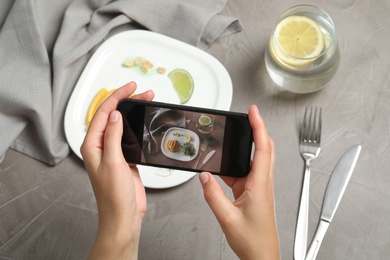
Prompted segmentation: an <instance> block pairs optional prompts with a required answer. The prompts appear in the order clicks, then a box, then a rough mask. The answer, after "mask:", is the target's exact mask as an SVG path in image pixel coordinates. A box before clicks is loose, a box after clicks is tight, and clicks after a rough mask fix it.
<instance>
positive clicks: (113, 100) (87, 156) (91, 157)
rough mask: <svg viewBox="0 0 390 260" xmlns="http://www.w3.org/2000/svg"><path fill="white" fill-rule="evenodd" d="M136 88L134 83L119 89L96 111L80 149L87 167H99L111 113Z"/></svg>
mask: <svg viewBox="0 0 390 260" xmlns="http://www.w3.org/2000/svg"><path fill="white" fill-rule="evenodd" d="M136 88H137V85H136V84H135V83H134V82H130V83H128V84H126V85H124V86H123V87H121V88H118V89H117V90H116V91H114V93H112V94H111V95H110V96H109V97H108V98H107V99H106V100H105V101H104V102H103V103H102V105H101V106H100V107H99V108H98V110H97V111H96V113H95V115H94V117H93V118H92V121H91V124H90V126H89V127H88V132H87V134H86V136H85V139H84V142H83V144H82V145H81V148H80V150H81V154H82V156H83V158H84V161H85V162H86V163H87V165H86V166H87V167H88V165H89V164H91V165H92V166H93V167H97V166H98V165H99V163H100V161H101V157H102V155H103V153H102V149H103V137H104V131H105V129H106V127H107V122H108V116H109V113H110V112H111V111H112V110H114V109H115V108H116V106H117V104H118V101H119V100H120V99H123V98H125V97H128V96H129V95H131V94H132V93H134V91H135V89H136Z"/></svg>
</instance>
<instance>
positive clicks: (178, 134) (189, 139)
mask: <svg viewBox="0 0 390 260" xmlns="http://www.w3.org/2000/svg"><path fill="white" fill-rule="evenodd" d="M172 135H173V136H177V137H184V138H185V139H186V141H187V142H189V141H191V136H190V135H189V134H181V133H173V134H172Z"/></svg>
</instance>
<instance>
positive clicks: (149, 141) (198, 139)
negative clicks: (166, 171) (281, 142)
mask: <svg viewBox="0 0 390 260" xmlns="http://www.w3.org/2000/svg"><path fill="white" fill-rule="evenodd" d="M118 110H119V111H120V112H122V115H123V122H124V133H123V137H122V150H123V153H124V156H125V159H126V160H127V161H128V162H129V163H136V164H143V165H150V166H158V167H165V168H172V169H180V170H191V171H198V172H199V171H208V172H211V173H214V174H219V175H226V176H236V177H241V176H245V175H246V174H247V173H248V171H249V162H250V153H251V148H252V131H251V127H250V125H249V121H248V118H247V115H246V114H240V113H233V112H225V111H217V110H211V109H200V108H194V107H186V106H177V105H169V104H164V103H158V102H144V101H134V100H129V99H126V100H124V101H121V102H120V104H119V105H118Z"/></svg>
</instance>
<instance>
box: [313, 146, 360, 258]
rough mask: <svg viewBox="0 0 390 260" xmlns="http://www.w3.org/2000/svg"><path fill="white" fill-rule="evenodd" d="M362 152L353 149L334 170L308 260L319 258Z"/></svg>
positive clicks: (354, 147) (357, 148)
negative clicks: (330, 225)
mask: <svg viewBox="0 0 390 260" xmlns="http://www.w3.org/2000/svg"><path fill="white" fill-rule="evenodd" d="M360 150H361V146H360V145H356V146H353V147H351V148H350V149H349V150H348V151H347V152H346V153H345V154H344V155H343V156H342V157H341V158H340V160H339V161H338V163H337V165H336V167H335V168H334V170H333V173H332V175H331V177H330V179H329V182H328V186H327V188H326V191H325V197H324V202H323V205H322V211H321V219H320V223H319V224H318V227H317V231H316V233H315V235H314V238H313V241H312V242H311V245H310V247H309V250H308V252H307V254H306V260H314V259H316V257H317V254H318V251H319V250H320V246H321V243H322V241H323V239H324V237H325V234H326V231H327V230H328V227H329V224H330V223H331V222H332V219H333V217H334V214H335V213H336V210H337V207H338V206H339V203H340V201H341V198H342V197H343V194H344V191H345V189H346V188H347V185H348V182H349V180H350V178H351V175H352V173H353V170H354V168H355V165H356V162H357V160H358V158H359V154H360Z"/></svg>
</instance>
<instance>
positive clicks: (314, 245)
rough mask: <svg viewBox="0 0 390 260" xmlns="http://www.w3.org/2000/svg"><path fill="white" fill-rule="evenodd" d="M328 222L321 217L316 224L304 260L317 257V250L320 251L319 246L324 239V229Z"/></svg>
mask: <svg viewBox="0 0 390 260" xmlns="http://www.w3.org/2000/svg"><path fill="white" fill-rule="evenodd" d="M329 224H330V223H329V222H326V221H324V220H322V219H321V221H320V224H318V227H317V231H316V234H315V235H314V238H313V241H312V242H311V245H310V248H309V251H307V254H306V259H305V260H315V259H316V258H317V254H318V251H320V247H321V244H322V241H323V240H324V237H325V234H326V231H327V230H328V227H329Z"/></svg>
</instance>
